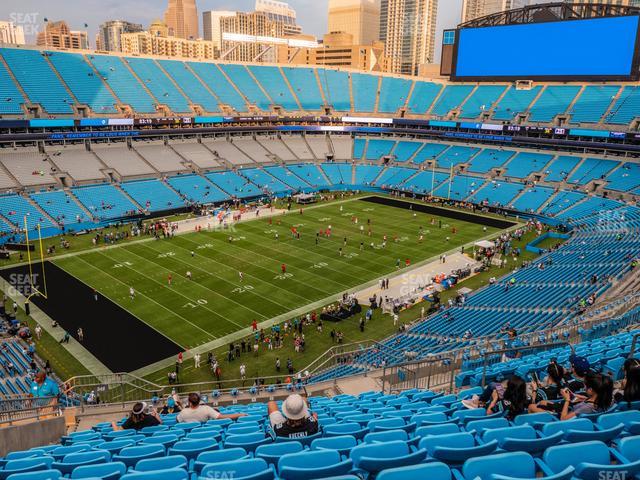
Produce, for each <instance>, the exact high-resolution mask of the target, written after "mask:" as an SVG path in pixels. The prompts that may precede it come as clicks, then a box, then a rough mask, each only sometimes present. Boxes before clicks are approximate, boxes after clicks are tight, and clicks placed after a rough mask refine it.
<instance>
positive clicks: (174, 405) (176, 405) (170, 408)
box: [160, 397, 182, 415]
mask: <svg viewBox="0 0 640 480" xmlns="http://www.w3.org/2000/svg"><path fill="white" fill-rule="evenodd" d="M181 411H182V407H181V406H180V402H176V400H175V399H174V398H173V397H169V398H167V403H165V404H164V407H162V410H161V411H160V413H161V414H162V415H167V414H170V413H180V412H181Z"/></svg>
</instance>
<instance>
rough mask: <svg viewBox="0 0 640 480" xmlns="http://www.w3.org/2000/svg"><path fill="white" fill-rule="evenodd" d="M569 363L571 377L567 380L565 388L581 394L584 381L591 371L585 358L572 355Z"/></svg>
mask: <svg viewBox="0 0 640 480" xmlns="http://www.w3.org/2000/svg"><path fill="white" fill-rule="evenodd" d="M569 361H570V362H571V376H570V377H569V379H568V380H567V388H569V390H571V391H572V392H574V393H576V392H582V391H584V388H585V383H584V381H585V379H586V377H587V375H588V374H589V372H590V371H591V364H590V363H589V360H588V359H587V358H585V357H579V356H577V355H572V356H571V357H570V358H569Z"/></svg>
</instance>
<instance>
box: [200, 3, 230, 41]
mask: <svg viewBox="0 0 640 480" xmlns="http://www.w3.org/2000/svg"><path fill="white" fill-rule="evenodd" d="M235 14H236V12H231V11H228V10H210V11H207V12H202V33H203V37H204V39H205V40H208V41H210V42H213V45H214V47H215V48H217V49H218V50H220V49H221V48H222V30H221V29H220V19H221V18H225V17H233V16H235Z"/></svg>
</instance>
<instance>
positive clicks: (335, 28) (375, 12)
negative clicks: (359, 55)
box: [329, 0, 380, 45]
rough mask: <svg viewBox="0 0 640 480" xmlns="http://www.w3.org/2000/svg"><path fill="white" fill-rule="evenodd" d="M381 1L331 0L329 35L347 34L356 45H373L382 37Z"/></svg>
mask: <svg viewBox="0 0 640 480" xmlns="http://www.w3.org/2000/svg"><path fill="white" fill-rule="evenodd" d="M379 25H380V0H329V33H337V32H345V33H348V34H350V35H352V36H353V44H354V45H371V44H373V42H375V41H377V40H378V37H379V35H380V28H379Z"/></svg>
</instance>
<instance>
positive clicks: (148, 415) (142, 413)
mask: <svg viewBox="0 0 640 480" xmlns="http://www.w3.org/2000/svg"><path fill="white" fill-rule="evenodd" d="M161 423H162V420H161V419H160V417H159V416H158V412H156V410H155V409H154V408H149V405H147V402H138V403H136V404H135V405H134V406H133V409H132V410H131V414H130V415H129V418H127V420H126V421H125V422H124V423H123V424H122V429H123V430H136V431H138V430H142V429H143V428H144V427H155V426H156V425H160V424H161Z"/></svg>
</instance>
